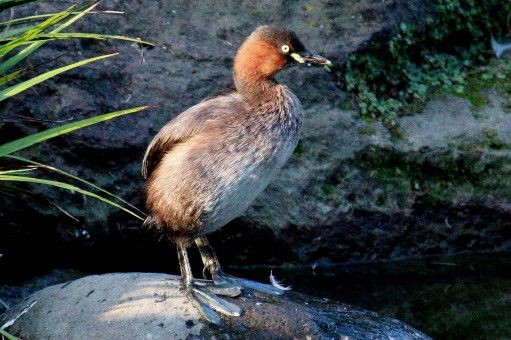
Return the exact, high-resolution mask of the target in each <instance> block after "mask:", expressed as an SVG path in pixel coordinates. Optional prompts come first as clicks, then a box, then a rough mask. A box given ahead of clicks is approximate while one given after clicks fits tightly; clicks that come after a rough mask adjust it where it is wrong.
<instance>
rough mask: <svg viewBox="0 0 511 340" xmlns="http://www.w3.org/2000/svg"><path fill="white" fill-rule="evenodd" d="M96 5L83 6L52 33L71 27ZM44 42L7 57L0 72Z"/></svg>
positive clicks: (0, 65)
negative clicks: (80, 10)
mask: <svg viewBox="0 0 511 340" xmlns="http://www.w3.org/2000/svg"><path fill="white" fill-rule="evenodd" d="M96 6H97V3H95V4H92V5H90V6H89V7H88V8H87V7H81V8H80V9H82V8H83V11H82V12H79V13H77V14H75V15H73V17H72V18H71V19H69V20H68V21H66V22H64V23H63V24H61V25H59V26H58V27H57V28H56V29H54V30H53V31H51V32H50V33H59V32H60V31H62V30H63V29H65V28H67V27H69V26H70V25H72V24H73V23H75V22H76V21H77V20H78V19H80V18H81V17H83V16H84V15H85V14H87V13H89V12H90V11H92V10H93V9H94V8H95V7H96ZM56 14H58V13H55V14H54V15H56ZM44 43H45V41H38V42H35V43H33V44H31V45H30V46H27V47H25V48H24V49H22V50H21V51H20V52H18V53H17V54H15V55H13V56H12V57H10V58H9V59H7V60H6V61H5V62H3V63H1V64H0V74H3V73H5V72H7V71H8V70H9V69H11V68H12V67H14V66H15V65H17V64H18V63H19V62H21V61H22V60H23V59H25V58H27V57H28V56H29V55H30V54H32V53H34V52H35V51H36V50H37V49H38V48H39V47H41V46H42V45H43V44H44Z"/></svg>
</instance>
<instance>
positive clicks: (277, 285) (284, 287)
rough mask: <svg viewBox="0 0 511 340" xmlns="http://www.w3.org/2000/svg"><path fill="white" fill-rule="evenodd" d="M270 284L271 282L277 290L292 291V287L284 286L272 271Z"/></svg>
mask: <svg viewBox="0 0 511 340" xmlns="http://www.w3.org/2000/svg"><path fill="white" fill-rule="evenodd" d="M270 282H271V285H272V286H273V287H275V288H277V289H280V290H291V289H292V288H291V286H283V285H282V283H280V282H279V281H278V280H277V279H276V278H275V276H273V271H272V270H270Z"/></svg>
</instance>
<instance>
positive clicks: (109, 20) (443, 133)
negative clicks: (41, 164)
mask: <svg viewBox="0 0 511 340" xmlns="http://www.w3.org/2000/svg"><path fill="white" fill-rule="evenodd" d="M430 3H431V2H429V1H419V0H414V1H402V0H395V1H377V2H376V1H371V0H363V1H327V2H320V1H307V2H306V1H295V2H289V1H260V2H250V1H249V2H245V1H243V2H232V1H214V2H213V1H209V2H201V5H192V4H190V2H188V1H173V2H167V1H151V2H147V1H145V2H143V1H136V0H130V1H115V0H109V1H103V2H102V5H101V6H102V8H103V9H116V10H123V11H125V12H126V13H125V15H123V16H89V17H87V18H85V20H82V21H81V23H80V24H79V25H78V27H77V29H80V30H82V31H94V32H104V33H111V34H118V33H122V34H126V35H132V36H140V37H143V38H145V39H146V40H150V41H153V42H155V43H156V45H157V47H156V48H154V49H152V50H147V51H144V53H143V58H142V56H141V55H142V53H141V51H140V50H138V49H137V48H136V47H135V46H131V45H129V44H113V43H110V42H100V43H97V42H85V41H81V42H78V41H75V42H72V43H55V44H51V45H50V44H48V45H47V48H44V49H42V50H41V53H40V54H38V55H37V56H34V59H32V63H33V64H39V63H41V62H42V61H43V60H48V59H50V58H54V57H56V56H60V58H59V59H58V63H61V64H65V63H70V62H71V61H75V60H77V59H79V58H81V57H85V56H89V55H97V54H99V53H107V52H113V51H120V52H121V55H120V56H119V57H116V58H113V59H108V60H105V61H102V62H100V63H97V64H94V65H92V66H90V67H87V68H83V69H79V70H76V71H73V72H69V73H66V74H64V75H62V76H60V77H59V78H57V79H55V80H52V81H49V82H47V83H45V84H43V85H40V86H38V87H36V88H35V89H34V91H27V92H26V93H24V94H22V95H20V96H18V97H17V98H16V99H13V100H10V101H5V102H2V103H0V110H2V112H9V114H12V115H15V114H19V115H23V116H28V117H33V118H36V119H42V120H61V119H67V118H70V117H72V118H75V119H78V118H82V117H89V116H91V115H92V114H96V113H103V112H107V111H113V110H116V109H120V108H126V107H132V106H136V105H139V104H147V103H150V104H155V103H158V104H160V105H161V107H160V108H159V109H155V110H152V111H151V112H146V113H141V114H138V115H136V116H132V117H127V118H122V119H118V120H116V121H113V122H109V123H108V124H104V125H101V126H97V127H93V128H89V129H85V130H82V131H80V132H78V133H75V134H73V135H70V136H66V137H63V138H59V139H57V140H55V141H52V142H51V143H45V144H44V145H43V146H41V147H38V148H33V149H30V150H28V151H27V152H26V154H25V155H26V156H29V157H32V158H34V159H37V160H43V161H48V160H49V159H51V162H52V163H53V164H55V165H56V166H59V167H62V168H65V169H72V171H73V172H74V173H75V174H77V175H79V176H82V177H84V178H86V179H89V180H92V181H93V182H95V183H96V184H98V185H100V186H103V187H105V188H107V189H110V190H111V191H114V192H115V193H117V194H118V195H120V196H122V197H124V198H126V199H128V200H130V201H132V202H135V203H138V204H141V197H142V194H141V190H142V187H143V181H142V178H141V176H140V175H139V164H140V161H141V158H142V155H143V152H144V148H145V146H146V145H147V143H148V142H149V140H150V139H151V137H152V136H154V134H155V133H156V132H157V131H158V130H159V128H160V127H161V126H162V125H163V124H164V123H165V122H166V121H168V120H169V119H171V118H172V117H174V116H175V115H176V114H178V113H179V112H181V111H182V110H183V109H185V108H187V107H189V106H190V105H193V104H194V103H196V102H198V101H199V100H201V99H202V98H204V97H205V96H208V95H211V94H214V93H216V92H218V91H220V90H221V89H223V88H224V87H226V86H229V85H230V83H231V71H230V67H231V62H232V56H233V54H234V52H235V49H236V46H238V45H239V44H240V42H241V41H242V40H243V39H244V37H245V36H246V35H247V34H249V33H250V31H251V30H252V29H253V28H254V27H256V26H257V25H259V24H262V23H274V24H279V25H283V26H286V27H290V28H292V29H294V30H295V31H297V33H298V35H299V36H300V37H301V38H302V40H303V41H304V42H305V43H306V45H307V46H308V47H309V48H310V49H312V50H316V51H318V52H320V53H321V54H324V55H325V56H326V57H328V58H331V59H333V60H334V61H336V62H342V60H344V59H345V57H346V55H347V54H349V53H352V52H354V51H357V50H359V49H361V48H363V47H364V46H366V45H367V44H369V43H370V42H371V41H372V40H374V39H377V38H378V37H381V36H382V35H384V34H385V32H388V31H392V30H393V29H395V28H396V27H397V26H398V23H399V22H401V21H403V20H405V21H413V22H414V23H415V24H420V23H421V22H423V21H424V20H425V18H426V17H427V13H429V11H430V5H429V4H430ZM57 7H59V3H58V2H54V3H53V4H48V3H44V4H39V5H34V4H31V5H27V6H26V7H25V8H26V11H27V13H32V12H33V11H34V8H35V9H37V11H39V12H47V11H51V10H54V9H56V8H57ZM16 14H17V13H16ZM63 51H65V52H66V53H65V54H64V55H62V52H63ZM73 51H79V54H83V56H79V55H77V54H75V53H72V52H73ZM279 79H280V80H281V81H282V82H283V83H285V84H287V85H289V87H291V88H292V90H293V91H294V92H295V93H296V94H297V95H298V97H299V98H300V99H301V101H302V103H303V105H304V108H305V111H306V113H307V117H306V121H305V126H304V134H303V138H302V140H301V142H300V144H299V146H298V148H297V150H296V152H295V154H294V156H293V158H292V160H291V161H290V162H289V163H288V164H287V165H286V167H285V168H284V169H283V170H282V172H281V174H280V175H279V177H278V178H276V179H275V180H274V181H273V183H272V184H271V185H270V187H269V188H268V189H267V190H266V191H265V192H264V193H263V194H262V195H261V197H260V198H259V199H258V200H257V201H256V202H255V203H254V205H253V206H252V207H251V208H250V209H249V210H248V211H247V212H246V214H245V215H244V216H242V217H241V218H240V219H238V220H236V221H234V222H233V223H231V224H230V225H229V226H228V227H226V228H225V229H224V230H222V231H221V232H220V234H217V235H215V236H214V238H215V242H214V244H217V245H218V244H220V246H219V248H220V251H219V252H220V253H223V257H224V258H229V260H230V261H231V262H232V263H235V264H239V263H241V261H245V263H250V262H256V263H265V262H266V263H267V262H274V263H275V262H283V261H294V262H306V263H310V262H316V261H341V262H342V261H352V260H364V261H365V260H375V259H388V258H401V257H410V256H421V255H430V254H453V253H458V252H465V251H481V250H482V251H494V250H506V249H509V248H510V245H511V242H510V241H511V235H510V234H509V231H508V230H509V227H510V225H509V223H510V222H509V221H510V220H511V219H510V217H511V213H510V211H511V207H510V206H509V201H510V198H511V182H510V181H508V180H507V178H509V175H510V174H509V172H510V170H509V167H510V166H509V164H510V162H511V155H510V148H509V143H510V142H511V141H510V138H511V137H510V136H511V133H510V132H511V115H509V114H507V113H506V112H505V111H504V109H503V105H504V101H505V99H504V98H501V97H499V96H498V95H497V94H496V93H492V94H491V98H492V101H491V105H489V106H488V107H486V108H484V109H482V110H479V111H477V110H476V109H475V108H474V107H472V106H471V105H470V104H469V103H468V101H465V100H462V99H459V98H457V97H453V96H444V97H441V98H437V99H435V100H434V101H432V102H431V103H430V104H429V105H427V106H426V108H425V109H424V110H423V111H422V112H420V114H416V115H413V116H406V117H402V118H400V124H401V125H402V127H403V132H404V135H405V138H404V139H402V140H395V139H393V138H391V136H390V135H389V133H388V131H387V130H386V129H385V128H384V127H383V126H381V125H380V124H378V123H374V124H369V123H366V122H363V121H361V120H360V119H359V118H358V117H357V115H356V113H355V112H353V111H350V110H342V109H341V108H340V107H341V105H340V103H341V101H342V99H343V93H342V92H341V91H339V90H338V89H337V88H336V87H335V82H336V80H335V79H332V78H331V76H330V75H329V74H327V73H326V72H324V71H323V70H319V69H310V70H303V69H299V68H292V69H289V70H286V71H285V72H283V73H282V75H281V76H280V77H279ZM476 111H477V112H476ZM12 117H16V116H12ZM50 126H52V125H51V124H50V123H45V122H41V123H34V122H32V123H18V124H4V125H0V142H1V141H5V140H10V139H12V138H15V137H19V136H22V135H25V134H27V133H29V132H35V131H38V130H41V129H44V128H48V127H50ZM30 190H32V191H33V192H36V193H43V194H44V197H48V198H51V200H52V202H56V203H57V204H58V205H59V206H60V207H62V208H63V209H65V210H66V211H67V212H68V213H70V214H71V215H73V216H75V217H76V218H78V219H79V220H80V222H76V221H74V220H72V219H68V218H67V217H63V215H62V212H61V211H60V210H59V209H58V208H56V207H54V206H52V205H49V204H48V202H47V201H42V202H39V201H37V200H33V198H32V196H30V198H29V199H27V198H26V197H25V198H21V199H19V200H17V199H12V200H11V199H10V200H2V202H0V204H1V205H0V212H1V214H0V221H1V222H2V223H4V225H6V227H5V228H2V230H0V233H1V234H0V248H2V247H3V248H5V249H7V251H5V252H4V253H5V255H4V258H3V261H4V263H5V261H9V260H10V259H13V258H15V259H19V258H21V257H22V256H23V254H17V253H16V251H17V249H27V248H28V249H34V253H46V252H47V251H51V250H49V249H44V245H45V244H52V242H53V240H54V239H63V240H64V241H65V242H68V241H74V242H77V243H72V244H71V246H70V248H73V245H75V244H80V245H88V244H95V243H96V244H97V243H98V242H100V241H101V240H103V241H105V239H106V238H108V239H106V241H105V242H104V244H107V246H108V247H109V246H110V245H111V244H112V243H113V242H120V241H119V240H120V239H121V238H122V237H125V236H124V235H130V233H131V231H132V230H134V229H136V228H138V227H139V222H138V221H135V220H128V218H127V217H126V216H124V215H123V214H122V213H119V212H117V211H114V210H113V209H111V208H110V207H108V206H106V205H104V204H102V203H100V202H96V201H93V200H90V199H89V200H85V199H84V198H83V197H82V196H80V195H71V194H69V193H68V192H65V191H58V190H50V189H48V188H47V187H42V186H38V187H33V188H30ZM28 200H30V205H29V206H27V204H26V201H28ZM126 237H129V236H126ZM41 239H45V240H46V242H40V240H41ZM132 239H134V240H136V241H138V240H141V238H137V237H136V236H135V237H133V238H132ZM2 240H7V241H6V243H5V244H3V243H2ZM16 242H23V246H22V245H21V244H17V243H16ZM27 243H28V244H29V245H30V246H27ZM147 244H149V245H152V244H154V241H153V240H151V241H150V242H148V243H147ZM267 245H272V246H271V247H270V246H267ZM130 246H131V245H130ZM148 247H149V248H150V247H151V246H148ZM261 247H265V248H266V249H265V252H261V251H258V250H259V249H260V248H261ZM41 248H42V249H41ZM47 248H50V247H47ZM146 248H147V247H146ZM13 254H14V255H13ZM263 254H265V256H266V258H264V255H263ZM92 256H94V255H93V254H92ZM98 258H101V256H99V257H98ZM92 262H94V260H92ZM23 265H24V264H22V265H21V266H23ZM27 265H28V263H27Z"/></svg>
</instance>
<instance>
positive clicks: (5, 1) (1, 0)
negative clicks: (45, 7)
mask: <svg viewBox="0 0 511 340" xmlns="http://www.w3.org/2000/svg"><path fill="white" fill-rule="evenodd" d="M34 1H38V0H0V11H3V10H4V9H7V8H11V7H14V6H19V5H22V4H26V3H27V2H34Z"/></svg>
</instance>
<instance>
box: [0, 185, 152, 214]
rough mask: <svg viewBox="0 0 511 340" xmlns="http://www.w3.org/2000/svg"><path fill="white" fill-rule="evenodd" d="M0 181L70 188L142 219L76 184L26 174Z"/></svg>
mask: <svg viewBox="0 0 511 340" xmlns="http://www.w3.org/2000/svg"><path fill="white" fill-rule="evenodd" d="M0 181H12V182H25V183H35V184H44V185H49V186H54V187H57V188H62V189H66V190H70V191H75V192H78V193H80V194H83V195H86V196H89V197H92V198H95V199H97V200H100V201H102V202H104V203H107V204H109V205H111V206H113V207H116V208H117V209H120V210H122V211H124V212H127V213H128V214H130V215H132V216H134V217H136V218H138V219H139V220H142V221H143V220H144V218H143V217H141V216H139V215H137V214H136V213H134V212H133V211H131V210H129V209H126V208H124V207H123V206H121V205H119V204H117V203H115V202H113V201H111V200H109V199H108V198H106V197H103V196H100V195H97V194H95V193H93V192H90V191H87V190H84V189H81V188H79V187H76V186H74V185H71V184H68V183H64V182H59V181H53V180H48V179H43V178H36V177H28V176H14V175H0Z"/></svg>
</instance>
